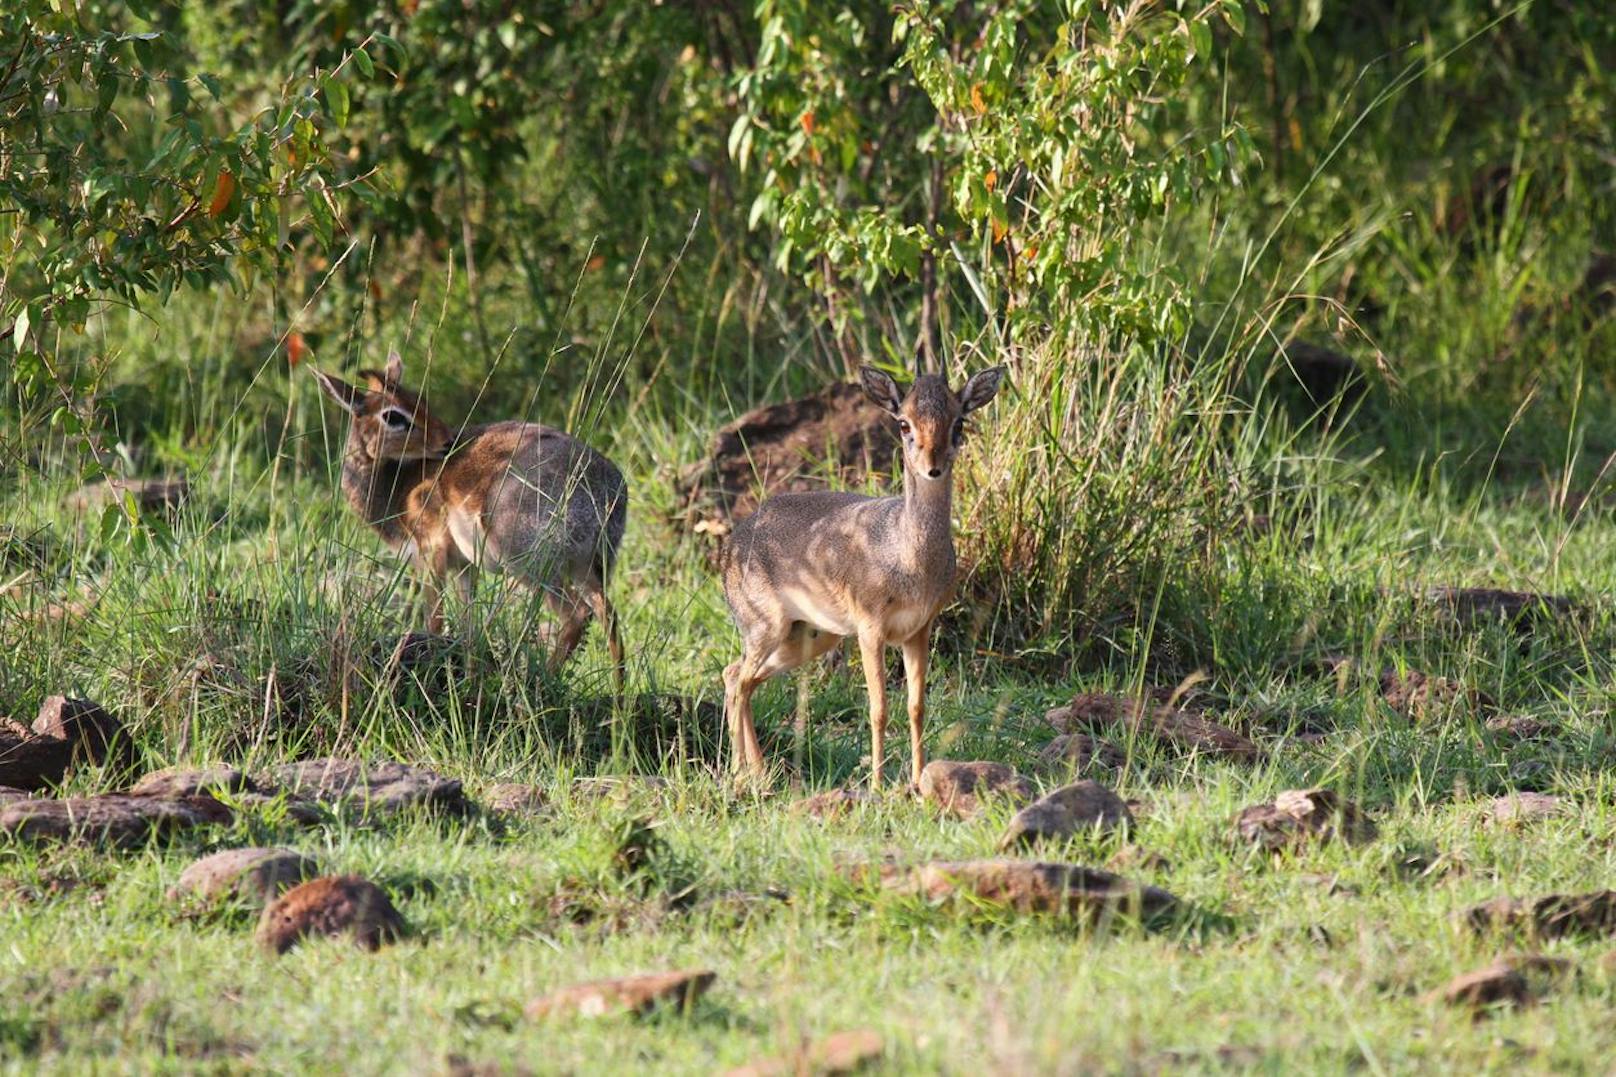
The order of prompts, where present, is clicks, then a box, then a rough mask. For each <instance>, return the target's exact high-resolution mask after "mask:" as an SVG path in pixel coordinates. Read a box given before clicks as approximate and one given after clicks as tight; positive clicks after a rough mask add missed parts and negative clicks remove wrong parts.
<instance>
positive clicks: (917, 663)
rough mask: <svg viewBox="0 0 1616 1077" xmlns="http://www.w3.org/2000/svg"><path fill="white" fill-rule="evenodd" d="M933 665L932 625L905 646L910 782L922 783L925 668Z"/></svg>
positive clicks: (924, 752) (907, 641)
mask: <svg viewBox="0 0 1616 1077" xmlns="http://www.w3.org/2000/svg"><path fill="white" fill-rule="evenodd" d="M930 662H931V623H930V622H927V624H926V627H925V628H922V629H921V630H920V631H919V632H916V633H915V634H914V635H913V636H910V637H909V638H908V639H907V640H905V641H904V644H903V672H904V675H905V679H906V680H907V681H908V685H909V762H910V766H911V770H910V773H909V780H910V781H911V782H913V783H915V784H916V785H919V784H920V772H921V770H923V769H924V768H925V766H926V748H925V745H924V744H923V743H922V742H921V736H922V734H923V733H924V732H925V728H926V667H927V666H928V665H929V664H930Z"/></svg>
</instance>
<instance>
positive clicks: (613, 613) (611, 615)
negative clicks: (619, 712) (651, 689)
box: [585, 580, 628, 692]
mask: <svg viewBox="0 0 1616 1077" xmlns="http://www.w3.org/2000/svg"><path fill="white" fill-rule="evenodd" d="M585 594H586V595H587V597H588V599H589V606H590V608H591V609H592V610H594V613H595V620H597V621H599V622H600V627H601V630H602V631H604V632H605V633H606V649H607V650H608V651H610V652H611V655H612V681H613V683H614V684H616V686H617V690H618V691H619V692H622V690H623V682H624V680H626V679H627V676H628V663H627V661H626V660H625V659H624V656H623V637H622V636H621V635H619V634H618V629H617V610H616V609H614V608H613V607H612V602H611V599H609V598H607V597H606V588H605V587H604V586H603V585H602V584H601V583H600V581H599V580H591V581H589V586H588V589H587V590H586V591H585Z"/></svg>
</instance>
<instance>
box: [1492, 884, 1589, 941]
mask: <svg viewBox="0 0 1616 1077" xmlns="http://www.w3.org/2000/svg"><path fill="white" fill-rule="evenodd" d="M1465 920H1466V922H1467V923H1469V925H1470V927H1471V928H1472V929H1473V930H1475V931H1478V932H1482V933H1487V932H1496V931H1519V932H1522V933H1524V934H1528V935H1533V936H1536V937H1538V938H1544V939H1557V938H1562V937H1565V936H1568V935H1610V934H1612V933H1616V890H1595V891H1592V892H1590V893H1586V894H1549V895H1548V896H1546V897H1540V898H1510V897H1499V898H1494V899H1493V900H1491V901H1485V902H1482V903H1481V904H1480V905H1476V906H1473V907H1472V908H1470V909H1468V910H1467V911H1466V912H1465Z"/></svg>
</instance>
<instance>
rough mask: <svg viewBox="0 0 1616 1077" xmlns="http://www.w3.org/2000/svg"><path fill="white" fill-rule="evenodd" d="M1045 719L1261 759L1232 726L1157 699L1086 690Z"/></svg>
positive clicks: (1072, 726) (1061, 725)
mask: <svg viewBox="0 0 1616 1077" xmlns="http://www.w3.org/2000/svg"><path fill="white" fill-rule="evenodd" d="M1044 718H1045V720H1046V721H1048V722H1049V723H1050V724H1052V725H1053V726H1055V728H1057V729H1061V730H1064V731H1066V732H1073V731H1076V730H1087V731H1090V732H1093V731H1095V730H1101V729H1112V728H1119V727H1120V728H1122V729H1124V730H1126V731H1128V732H1130V733H1139V732H1149V733H1150V734H1151V735H1153V736H1154V737H1156V738H1157V739H1158V740H1161V741H1165V742H1166V743H1168V744H1171V745H1172V746H1173V747H1175V748H1177V749H1179V750H1180V751H1185V752H1200V753H1204V754H1207V755H1217V756H1224V757H1227V758H1231V759H1244V760H1256V759H1260V758H1262V750H1261V749H1260V748H1258V747H1257V745H1256V744H1255V743H1253V742H1252V741H1251V740H1250V739H1249V738H1247V737H1244V736H1242V735H1240V734H1239V733H1236V732H1235V731H1234V730H1232V729H1230V728H1229V727H1227V726H1223V725H1219V724H1218V723H1217V722H1213V721H1211V720H1209V719H1207V718H1205V717H1203V716H1201V715H1200V714H1196V713H1194V712H1191V711H1188V710H1182V709H1179V708H1177V707H1172V706H1168V705H1167V704H1165V703H1158V702H1156V701H1154V700H1137V699H1128V698H1126V697H1123V696H1118V695H1112V694H1110V693H1108V692H1085V693H1083V694H1081V695H1078V696H1077V697H1076V698H1074V699H1073V700H1072V702H1071V703H1069V704H1067V705H1066V706H1064V707H1056V708H1054V709H1053V710H1051V711H1049V712H1048V713H1046V714H1045V715H1044Z"/></svg>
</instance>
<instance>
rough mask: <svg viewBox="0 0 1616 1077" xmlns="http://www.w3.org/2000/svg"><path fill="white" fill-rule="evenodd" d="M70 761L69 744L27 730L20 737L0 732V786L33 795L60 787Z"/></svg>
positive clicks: (9, 730)
mask: <svg viewBox="0 0 1616 1077" xmlns="http://www.w3.org/2000/svg"><path fill="white" fill-rule="evenodd" d="M12 724H13V725H15V723H12ZM72 761H73V744H72V742H71V741H66V740H58V739H57V738H55V737H38V736H35V735H34V734H32V733H30V732H28V731H27V730H26V729H24V730H22V732H21V733H20V734H19V733H18V732H17V731H16V730H15V729H9V728H8V729H5V730H0V784H3V785H5V786H7V787H9V788H12V789H18V790H27V791H33V790H38V789H44V788H47V787H49V786H52V785H59V784H60V783H61V781H62V779H63V778H65V777H67V768H68V766H69V765H70V764H71V763H72Z"/></svg>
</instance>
